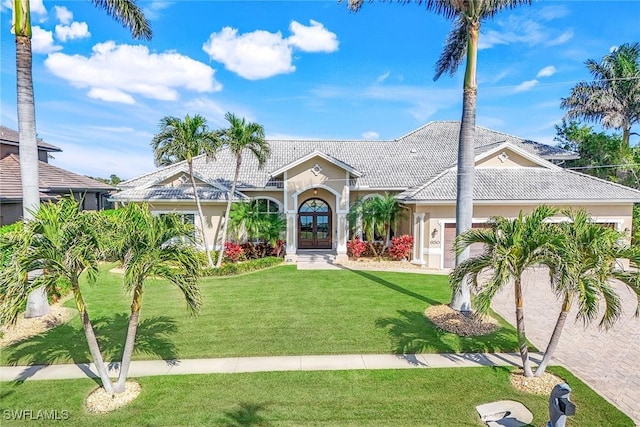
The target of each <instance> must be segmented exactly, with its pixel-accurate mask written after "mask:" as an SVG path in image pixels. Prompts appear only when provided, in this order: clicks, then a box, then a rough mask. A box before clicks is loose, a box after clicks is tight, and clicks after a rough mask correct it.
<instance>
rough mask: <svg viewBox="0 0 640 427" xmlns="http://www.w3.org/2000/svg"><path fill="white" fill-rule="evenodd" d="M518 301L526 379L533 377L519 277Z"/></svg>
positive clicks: (516, 286) (519, 340) (519, 330)
mask: <svg viewBox="0 0 640 427" xmlns="http://www.w3.org/2000/svg"><path fill="white" fill-rule="evenodd" d="M515 299H516V328H517V332H518V347H519V349H520V357H521V358H522V369H523V370H524V376H525V377H532V376H533V371H532V370H531V362H530V361H529V347H528V346H527V334H526V333H525V330H524V308H523V307H524V300H523V298H522V279H520V277H519V276H518V277H517V278H516V280H515Z"/></svg>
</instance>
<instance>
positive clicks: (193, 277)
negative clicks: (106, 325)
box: [114, 203, 202, 393]
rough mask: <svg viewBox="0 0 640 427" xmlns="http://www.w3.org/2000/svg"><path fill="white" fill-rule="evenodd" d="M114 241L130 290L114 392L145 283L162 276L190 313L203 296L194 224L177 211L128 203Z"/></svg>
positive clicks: (121, 380) (120, 388)
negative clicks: (164, 212)
mask: <svg viewBox="0 0 640 427" xmlns="http://www.w3.org/2000/svg"><path fill="white" fill-rule="evenodd" d="M118 218H119V219H120V221H119V224H118V231H117V233H116V234H117V237H116V241H115V243H114V246H115V249H116V252H117V253H118V254H119V258H120V261H121V262H122V268H123V269H124V277H123V283H124V288H125V289H126V290H127V291H130V292H132V293H133V299H132V302H131V314H130V317H129V327H128V328H127V338H126V341H125V345H124V351H123V354H122V365H121V367H120V375H119V377H118V383H117V384H116V387H115V392H116V393H122V392H124V391H125V381H126V379H127V374H128V372H129V366H130V364H131V356H132V355H133V350H134V346H135V339H136V333H137V329H138V321H139V317H140V309H141V307H142V293H143V290H144V284H145V283H146V282H148V281H149V280H150V279H152V278H153V279H156V278H158V279H164V280H168V281H169V282H171V283H173V284H174V285H176V286H177V287H178V289H180V291H181V292H182V295H183V296H184V298H185V300H186V302H187V308H188V309H189V310H190V312H191V313H194V314H195V313H197V311H198V310H199V308H200V306H201V304H202V298H201V295H200V290H199V288H198V283H197V280H198V277H199V274H200V267H199V263H198V254H197V252H196V250H195V249H194V245H193V243H194V241H193V237H192V236H193V231H194V230H193V226H192V225H191V224H188V223H187V224H185V223H184V222H183V221H182V218H181V217H180V216H179V215H177V214H167V215H159V216H156V215H153V214H152V213H151V212H150V211H149V209H148V207H147V206H146V205H138V204H135V203H130V204H128V205H127V206H126V207H125V208H124V212H123V213H122V214H121V215H120V216H119V217H118Z"/></svg>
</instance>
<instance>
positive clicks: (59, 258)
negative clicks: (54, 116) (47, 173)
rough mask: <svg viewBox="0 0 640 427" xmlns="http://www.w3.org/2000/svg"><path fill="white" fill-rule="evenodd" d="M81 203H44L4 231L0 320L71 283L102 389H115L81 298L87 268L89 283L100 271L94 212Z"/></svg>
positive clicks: (65, 200)
mask: <svg viewBox="0 0 640 427" xmlns="http://www.w3.org/2000/svg"><path fill="white" fill-rule="evenodd" d="M79 209H80V206H79V203H78V202H77V201H76V200H74V199H73V198H72V197H65V198H63V199H62V200H60V201H59V202H58V203H52V202H48V203H46V204H44V205H43V206H42V207H41V208H40V209H39V210H38V211H37V212H34V217H33V218H32V219H31V221H29V222H27V223H26V224H25V227H23V228H21V229H19V230H17V231H14V232H10V233H7V234H4V235H2V237H1V238H0V239H1V240H0V246H4V245H9V246H10V247H12V249H13V255H12V256H11V259H10V261H9V265H8V266H7V267H6V268H3V269H2V270H0V291H1V292H0V294H2V295H3V297H2V298H0V321H1V323H2V324H5V323H12V322H15V320H16V317H17V315H18V312H19V310H20V308H21V307H23V304H24V301H25V299H26V298H27V295H28V294H29V293H31V291H32V290H33V289H36V288H39V287H44V288H46V289H48V290H49V291H53V289H54V288H55V285H56V283H57V282H58V281H59V280H63V281H65V282H67V283H68V284H69V285H70V286H71V290H72V292H73V296H74V299H75V303H76V308H77V309H78V313H79V314H80V321H81V322H82V328H83V329H84V333H85V337H86V339H87V344H88V346H89V351H90V353H91V356H92V358H93V362H94V363H95V365H96V368H97V370H98V374H99V375H100V379H101V380H102V385H103V387H104V389H105V390H106V391H107V392H109V393H111V392H113V385H112V382H111V379H110V378H109V375H108V371H107V367H106V365H105V363H104V360H103V358H102V354H101V353H100V347H99V345H98V341H97V340H96V336H95V333H94V330H93V325H92V323H91V320H90V318H89V312H88V310H87V306H86V304H85V301H84V298H83V296H82V290H81V289H80V282H79V278H80V275H81V274H82V273H83V272H86V274H87V279H88V280H89V282H90V283H92V282H95V280H96V274H97V272H98V257H99V248H98V239H97V236H96V232H95V231H94V230H95V228H94V227H93V224H94V221H93V219H92V213H90V212H80V210H79ZM38 269H40V270H42V275H41V276H39V277H37V278H35V279H34V280H33V281H29V280H28V276H29V272H31V271H34V270H38Z"/></svg>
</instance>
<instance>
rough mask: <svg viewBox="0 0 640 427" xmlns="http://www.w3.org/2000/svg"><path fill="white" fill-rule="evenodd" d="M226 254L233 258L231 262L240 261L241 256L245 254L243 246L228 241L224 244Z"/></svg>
mask: <svg viewBox="0 0 640 427" xmlns="http://www.w3.org/2000/svg"><path fill="white" fill-rule="evenodd" d="M224 255H225V256H226V257H227V258H228V259H230V260H231V262H238V261H239V260H240V257H242V256H243V255H244V250H243V249H242V246H240V245H239V244H237V243H232V242H226V243H225V244H224Z"/></svg>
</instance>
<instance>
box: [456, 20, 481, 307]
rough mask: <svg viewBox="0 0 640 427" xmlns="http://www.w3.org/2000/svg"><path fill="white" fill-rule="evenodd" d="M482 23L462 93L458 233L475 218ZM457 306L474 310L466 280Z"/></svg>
mask: <svg viewBox="0 0 640 427" xmlns="http://www.w3.org/2000/svg"><path fill="white" fill-rule="evenodd" d="M479 30H480V23H479V22H476V23H474V24H470V25H469V28H468V31H469V37H468V43H467V67H466V70H465V74H464V91H463V95H462V120H461V121H460V138H459V143H458V183H457V185H458V188H457V195H456V236H457V235H460V234H461V233H463V232H465V231H467V230H470V229H471V226H472V221H473V173H474V159H475V156H474V146H475V134H476V102H477V94H478V87H477V84H476V62H477V57H478V33H479ZM467 258H469V248H467V249H466V250H465V251H464V252H462V253H460V254H459V255H457V256H456V265H459V264H460V263H461V262H462V261H464V260H466V259H467ZM449 305H450V307H451V308H453V309H454V310H458V311H462V312H468V311H471V292H470V290H469V285H468V283H467V281H466V280H463V282H462V286H460V288H459V290H458V292H456V293H455V294H454V295H453V298H452V300H451V303H450V304H449Z"/></svg>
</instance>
